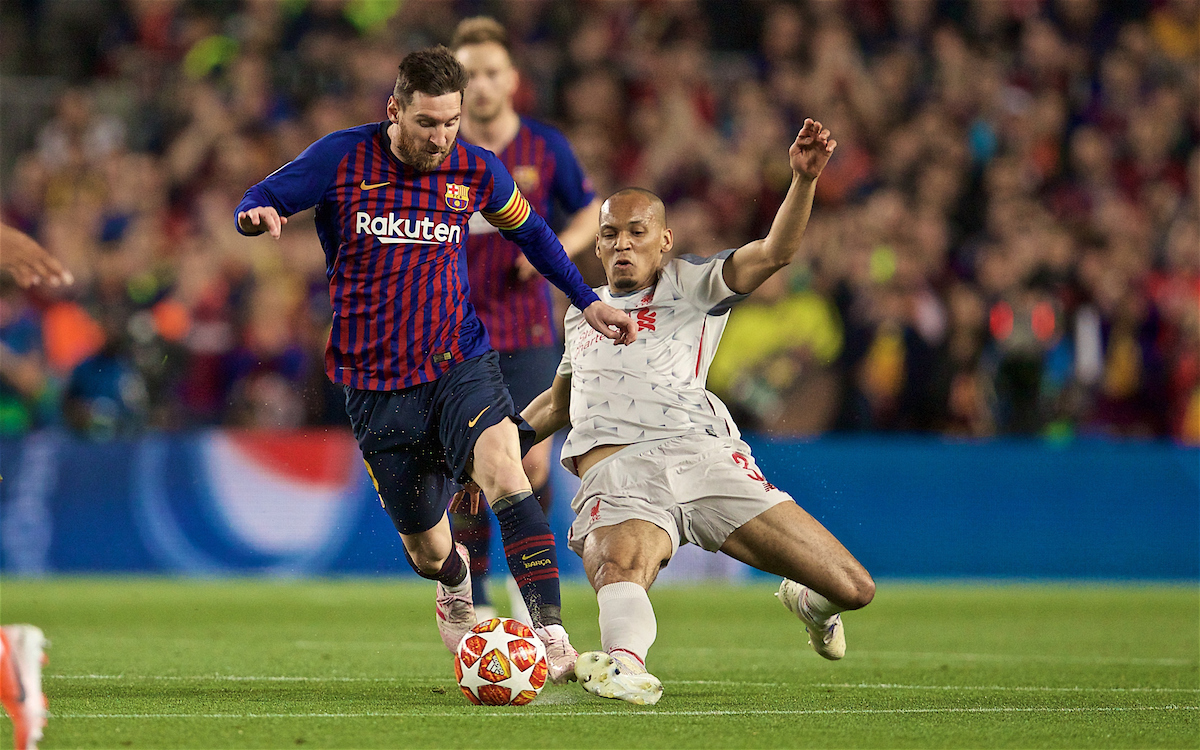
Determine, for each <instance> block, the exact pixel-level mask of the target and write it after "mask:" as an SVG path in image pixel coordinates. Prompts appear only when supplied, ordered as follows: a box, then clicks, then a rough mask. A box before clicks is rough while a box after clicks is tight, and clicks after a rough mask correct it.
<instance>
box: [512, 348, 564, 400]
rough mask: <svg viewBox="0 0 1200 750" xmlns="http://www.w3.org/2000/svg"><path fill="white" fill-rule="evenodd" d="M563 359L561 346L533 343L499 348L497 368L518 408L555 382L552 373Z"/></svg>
mask: <svg viewBox="0 0 1200 750" xmlns="http://www.w3.org/2000/svg"><path fill="white" fill-rule="evenodd" d="M561 360H562V347H561V346H536V347H533V348H530V349H517V350H516V351H511V352H500V372H501V373H503V375H504V383H505V384H506V385H507V386H508V392H509V393H510V394H512V400H513V403H514V404H516V407H517V411H520V410H522V409H524V408H525V407H526V406H529V402H530V401H533V400H534V399H535V398H537V397H538V396H540V395H541V394H542V391H544V390H546V389H547V388H549V387H550V384H551V383H553V382H554V373H555V372H557V371H558V363H559V362H560V361H561Z"/></svg>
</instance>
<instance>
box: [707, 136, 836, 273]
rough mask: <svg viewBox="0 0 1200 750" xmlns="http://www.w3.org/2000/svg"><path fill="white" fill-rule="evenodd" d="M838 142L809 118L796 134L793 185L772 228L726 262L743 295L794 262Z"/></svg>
mask: <svg viewBox="0 0 1200 750" xmlns="http://www.w3.org/2000/svg"><path fill="white" fill-rule="evenodd" d="M835 148H837V141H835V140H833V139H832V138H831V137H830V135H829V129H828V128H826V127H824V126H822V125H821V123H819V122H817V121H815V120H812V119H806V120H805V121H804V126H803V127H801V128H800V132H799V133H798V134H797V135H796V140H795V141H794V142H793V143H792V147H791V148H790V149H788V157H789V161H790V162H791V166H792V184H791V186H789V187H788V191H787V195H786V196H784V199H783V203H782V204H781V205H780V206H779V210H778V211H777V212H776V213H775V220H774V221H773V222H771V231H770V232H768V233H767V236H766V237H765V238H763V239H761V240H755V241H754V242H751V243H749V244H747V245H744V246H742V247H740V248H738V250H737V251H736V252H734V254H733V255H732V256H731V257H730V258H729V260H727V261H726V262H725V267H724V270H723V273H724V276H725V283H726V284H728V285H729V288H730V289H732V290H733V291H735V292H739V293H741V294H749V293H750V292H753V291H754V290H755V289H757V288H758V287H759V285H760V284H762V283H763V282H764V281H766V280H767V279H768V278H770V277H771V275H772V274H774V273H775V272H776V271H778V270H779V269H781V268H783V267H784V266H786V265H787V264H788V263H791V262H792V258H794V257H795V255H796V252H797V251H798V250H799V249H800V240H801V239H802V238H803V237H804V229H805V227H807V226H808V217H809V214H810V213H811V212H812V204H813V194H814V192H815V190H816V186H817V178H818V177H820V176H821V171H822V170H824V169H825V165H826V164H828V163H829V157H830V156H831V155H832V154H833V150H834V149H835Z"/></svg>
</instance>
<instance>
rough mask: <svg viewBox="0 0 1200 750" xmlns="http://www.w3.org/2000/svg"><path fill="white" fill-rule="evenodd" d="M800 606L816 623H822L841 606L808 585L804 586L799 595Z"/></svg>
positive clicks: (839, 609)
mask: <svg viewBox="0 0 1200 750" xmlns="http://www.w3.org/2000/svg"><path fill="white" fill-rule="evenodd" d="M800 608H801V609H803V610H804V611H805V612H807V613H808V616H809V618H810V619H811V620H812V621H813V622H815V623H817V624H819V625H820V624H824V623H825V622H826V621H827V620H829V618H830V617H833V616H834V615H836V614H837V613H838V612H841V611H842V608H841V607H839V606H838V605H836V604H834V603H833V602H831V601H829V600H828V599H826V598H825V597H823V596H821V595H820V594H818V593H817V592H815V591H813V590H812V589H810V588H809V587H807V586H805V587H804V595H803V596H802V597H800Z"/></svg>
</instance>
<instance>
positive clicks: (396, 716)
mask: <svg viewBox="0 0 1200 750" xmlns="http://www.w3.org/2000/svg"><path fill="white" fill-rule="evenodd" d="M432 589H433V586H432V584H429V583H426V582H414V581H410V580H403V581H395V580H367V581H362V580H353V581H318V582H268V581H259V580H237V581H218V582H195V581H176V580H166V579H51V580H47V581H32V580H6V581H4V582H3V584H2V588H0V597H2V598H0V607H2V616H3V620H4V622H6V623H11V622H33V623H35V624H38V625H40V626H41V627H42V628H43V629H44V630H45V631H46V634H47V636H48V637H49V638H50V639H51V641H52V648H51V650H50V652H49V653H50V664H49V666H48V667H47V668H46V672H45V686H46V692H47V694H48V695H49V697H50V701H51V704H50V707H51V711H52V713H53V717H52V719H51V721H50V726H49V727H48V729H47V733H46V739H45V741H44V742H43V748H44V750H53V749H54V748H96V747H110V748H297V747H319V748H350V747H360V748H510V747H528V748H600V747H603V748H668V747H671V748H674V747H679V748H709V747H721V748H733V747H761V748H770V747H839V748H867V747H870V748H908V747H916V748H934V747H956V748H992V747H1020V748H1041V747H1048V748H1128V747H1137V748H1158V747H1163V748H1166V747H1189V748H1196V747H1198V746H1200V673H1198V668H1200V622H1198V619H1200V592H1198V591H1197V587H1196V586H1195V585H1194V584H1187V585H1180V586H1158V585H1133V584H1129V585H1126V584H1122V585H1115V584H1114V585H1093V584H1020V585H1014V584H996V585H990V584H974V585H968V584H961V583H952V584H914V583H900V582H888V581H882V582H881V583H880V585H879V590H878V594H877V596H876V599H875V602H874V603H873V604H872V605H871V606H870V607H868V608H867V609H865V610H863V611H861V612H852V613H850V614H848V615H847V616H846V618H845V619H846V625H847V639H848V645H849V651H848V654H847V656H846V658H845V659H844V660H842V661H840V662H836V663H834V662H827V661H824V660H822V659H821V658H820V657H818V656H817V655H816V654H815V653H813V652H812V650H811V649H809V647H808V646H807V645H806V638H805V635H804V633H803V630H802V628H801V626H800V624H799V622H798V621H796V620H795V619H794V618H792V616H791V615H790V614H789V613H788V612H787V611H786V610H785V609H784V608H783V607H781V606H780V605H779V604H778V603H777V602H776V601H775V600H774V597H772V596H771V593H772V591H773V589H772V587H771V586H770V585H769V583H768V582H766V581H759V582H755V583H751V584H747V585H742V586H731V585H724V584H721V585H716V584H714V585H706V586H702V587H701V586H697V587H662V588H660V589H655V591H654V592H653V593H652V598H653V600H654V603H655V606H656V609H657V613H658V624H659V633H658V641H657V643H656V645H655V646H654V649H653V650H652V651H651V654H650V661H649V666H650V667H651V669H652V671H654V672H655V673H656V674H657V675H658V676H659V677H660V678H661V679H662V681H663V683H664V685H665V686H666V692H665V695H664V697H663V699H662V701H661V702H660V703H659V704H658V705H657V706H655V707H639V706H631V705H626V704H624V703H618V702H615V701H606V700H603V699H600V698H594V697H592V696H590V695H587V694H585V693H584V692H583V691H582V690H581V689H580V688H579V687H578V686H577V685H575V684H571V685H568V686H564V687H553V686H551V687H547V688H546V690H544V691H543V692H542V695H541V696H540V697H539V698H538V699H537V701H535V702H534V703H533V704H532V705H530V706H526V707H523V708H503V709H497V708H486V707H475V706H472V705H469V704H468V703H467V701H466V700H465V699H464V698H463V697H462V695H461V694H460V693H459V692H458V689H457V686H456V685H455V683H454V673H453V669H452V667H451V661H450V656H449V654H448V653H446V651H445V649H444V648H443V646H442V645H441V641H440V640H439V639H438V636H437V632H436V629H435V627H434V622H433V601H432V597H433V590H432ZM564 598H565V602H564V605H565V606H564V611H565V613H566V615H567V623H566V624H567V626H568V628H569V629H570V631H571V632H572V638H573V640H574V642H575V644H576V646H578V647H581V648H583V649H587V648H597V647H598V645H599V643H598V640H599V633H598V630H597V627H596V603H595V599H594V597H593V595H592V594H591V591H590V589H587V588H586V587H585V586H582V585H579V584H575V583H572V584H569V585H567V586H566V587H565V590H564ZM0 730H2V733H3V735H4V736H3V739H2V740H0V743H3V744H0V747H9V746H10V744H9V743H11V733H10V732H9V725H8V724H7V722H4V723H3V724H0Z"/></svg>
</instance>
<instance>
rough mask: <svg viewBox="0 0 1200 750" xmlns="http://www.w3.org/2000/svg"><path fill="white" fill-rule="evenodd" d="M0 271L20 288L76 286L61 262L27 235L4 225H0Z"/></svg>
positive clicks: (72, 277) (73, 278)
mask: <svg viewBox="0 0 1200 750" xmlns="http://www.w3.org/2000/svg"><path fill="white" fill-rule="evenodd" d="M0 270H4V271H7V272H9V273H10V274H12V277H13V279H15V280H16V282H17V285H18V286H20V287H22V288H23V289H28V288H29V287H31V286H37V285H38V284H43V283H44V284H47V285H48V286H66V285H68V284H73V283H75V277H74V276H72V275H71V272H70V271H68V270H67V267H66V266H64V265H63V264H62V261H60V260H59V259H58V258H55V257H54V256H53V255H51V254H50V253H49V252H47V251H46V249H45V248H43V247H42V246H41V245H39V244H38V243H37V241H36V240H34V239H33V238H32V237H30V236H29V235H27V234H25V233H24V232H22V231H21V230H19V229H15V228H13V227H10V226H8V225H6V224H0Z"/></svg>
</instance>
